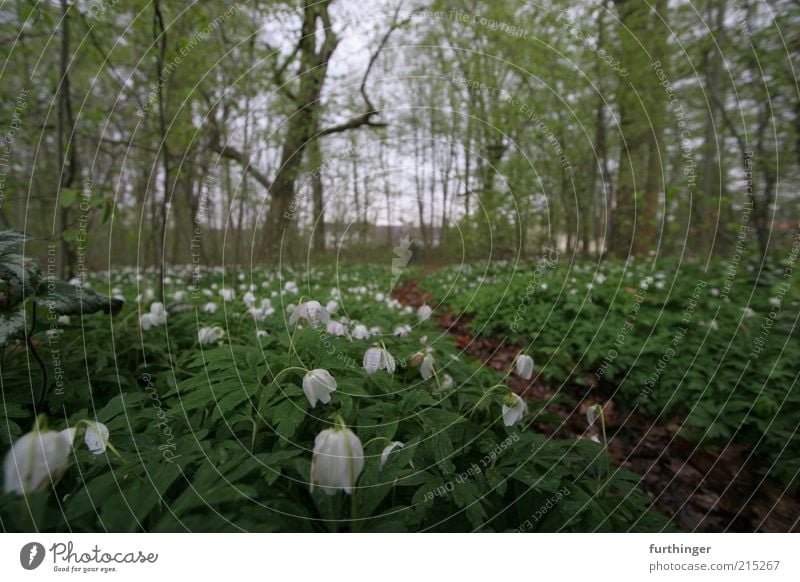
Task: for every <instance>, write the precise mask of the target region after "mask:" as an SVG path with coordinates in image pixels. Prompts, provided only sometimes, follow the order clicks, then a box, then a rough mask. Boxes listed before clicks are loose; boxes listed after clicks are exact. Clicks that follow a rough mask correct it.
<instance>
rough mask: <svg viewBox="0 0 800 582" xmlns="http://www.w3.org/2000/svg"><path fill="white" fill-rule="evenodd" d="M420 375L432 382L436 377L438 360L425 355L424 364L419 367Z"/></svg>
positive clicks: (431, 355)
mask: <svg viewBox="0 0 800 582" xmlns="http://www.w3.org/2000/svg"><path fill="white" fill-rule="evenodd" d="M419 373H420V374H422V377H423V378H425V379H426V380H430V379H431V378H433V377H434V376H435V375H436V360H435V359H434V357H433V354H425V356H424V357H423V358H422V363H421V364H420V365H419Z"/></svg>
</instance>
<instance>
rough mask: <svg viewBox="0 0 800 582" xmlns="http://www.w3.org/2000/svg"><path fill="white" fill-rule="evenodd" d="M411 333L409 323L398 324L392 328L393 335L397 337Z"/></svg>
mask: <svg viewBox="0 0 800 582" xmlns="http://www.w3.org/2000/svg"><path fill="white" fill-rule="evenodd" d="M410 333H411V326H410V325H398V326H397V327H396V328H394V335H396V336H397V337H405V336H407V335H408V334H410Z"/></svg>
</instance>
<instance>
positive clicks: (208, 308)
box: [203, 302, 217, 314]
mask: <svg viewBox="0 0 800 582" xmlns="http://www.w3.org/2000/svg"><path fill="white" fill-rule="evenodd" d="M203 311H204V312H205V313H211V314H214V313H216V312H217V304H216V303H213V302H209V303H206V304H205V305H203Z"/></svg>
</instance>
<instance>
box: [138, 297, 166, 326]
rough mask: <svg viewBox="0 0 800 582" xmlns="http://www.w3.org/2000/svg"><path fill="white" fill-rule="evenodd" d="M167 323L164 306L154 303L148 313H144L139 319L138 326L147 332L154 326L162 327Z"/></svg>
mask: <svg viewBox="0 0 800 582" xmlns="http://www.w3.org/2000/svg"><path fill="white" fill-rule="evenodd" d="M166 321H167V312H166V310H165V309H164V304H163V303H159V302H158V301H156V302H155V303H153V304H152V305H151V306H150V313H145V314H144V315H142V316H141V317H139V325H141V326H142V329H143V330H145V331H146V330H148V329H150V328H151V327H154V326H156V325H164V324H165V323H166Z"/></svg>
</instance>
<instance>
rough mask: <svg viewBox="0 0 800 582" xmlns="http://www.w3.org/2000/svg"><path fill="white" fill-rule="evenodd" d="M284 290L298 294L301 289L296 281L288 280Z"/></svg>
mask: <svg viewBox="0 0 800 582" xmlns="http://www.w3.org/2000/svg"><path fill="white" fill-rule="evenodd" d="M283 290H284V291H286V292H287V293H293V294H295V295H297V293H298V292H299V291H300V289H299V288H298V287H297V283H295V282H294V281H286V284H285V285H284V286H283Z"/></svg>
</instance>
